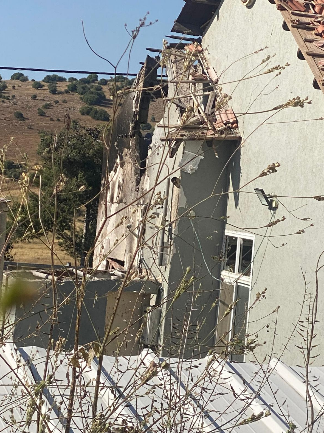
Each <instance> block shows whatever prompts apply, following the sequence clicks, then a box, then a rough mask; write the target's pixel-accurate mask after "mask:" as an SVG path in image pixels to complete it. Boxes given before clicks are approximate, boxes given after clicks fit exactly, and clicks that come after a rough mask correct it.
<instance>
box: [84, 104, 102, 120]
mask: <svg viewBox="0 0 324 433" xmlns="http://www.w3.org/2000/svg"><path fill="white" fill-rule="evenodd" d="M80 114H82V115H83V116H85V115H86V116H90V117H91V118H92V119H95V120H104V121H108V120H109V114H108V113H107V111H106V110H104V109H102V108H95V107H90V106H89V105H86V106H84V107H81V108H80Z"/></svg>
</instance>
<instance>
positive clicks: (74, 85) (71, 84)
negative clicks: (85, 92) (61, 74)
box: [67, 81, 78, 92]
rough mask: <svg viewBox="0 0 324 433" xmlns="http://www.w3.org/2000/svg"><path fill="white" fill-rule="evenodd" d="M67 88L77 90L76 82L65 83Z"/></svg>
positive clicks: (70, 90)
mask: <svg viewBox="0 0 324 433" xmlns="http://www.w3.org/2000/svg"><path fill="white" fill-rule="evenodd" d="M67 90H68V91H69V92H76V91H77V90H78V85H77V83H76V82H75V81H72V82H70V83H69V84H68V85H67Z"/></svg>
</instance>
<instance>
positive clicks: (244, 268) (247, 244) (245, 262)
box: [239, 239, 253, 277]
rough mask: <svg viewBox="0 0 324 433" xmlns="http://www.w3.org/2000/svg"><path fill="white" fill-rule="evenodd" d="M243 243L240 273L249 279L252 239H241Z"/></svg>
mask: <svg viewBox="0 0 324 433" xmlns="http://www.w3.org/2000/svg"><path fill="white" fill-rule="evenodd" d="M240 242H241V260H240V264H239V273H240V274H243V275H245V276H247V277H249V276H250V275H251V262H252V247H253V241H252V239H240Z"/></svg>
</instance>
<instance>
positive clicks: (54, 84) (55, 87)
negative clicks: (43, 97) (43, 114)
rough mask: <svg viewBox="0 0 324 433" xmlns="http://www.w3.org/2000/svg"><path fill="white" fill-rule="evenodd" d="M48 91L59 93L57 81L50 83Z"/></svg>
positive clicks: (54, 93)
mask: <svg viewBox="0 0 324 433" xmlns="http://www.w3.org/2000/svg"><path fill="white" fill-rule="evenodd" d="M48 91H49V92H50V93H51V94H52V95H56V94H57V86H56V83H49V85H48Z"/></svg>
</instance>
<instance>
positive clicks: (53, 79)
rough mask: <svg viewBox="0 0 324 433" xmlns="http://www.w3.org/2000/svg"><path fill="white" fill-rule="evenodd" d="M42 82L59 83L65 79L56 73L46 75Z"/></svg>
mask: <svg viewBox="0 0 324 433" xmlns="http://www.w3.org/2000/svg"><path fill="white" fill-rule="evenodd" d="M43 81H44V83H59V82H62V81H66V78H65V77H61V76H59V75H57V74H52V75H46V76H45V77H44V78H43Z"/></svg>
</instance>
